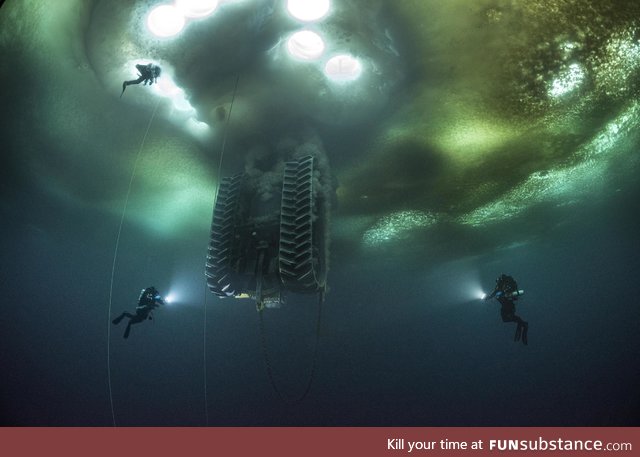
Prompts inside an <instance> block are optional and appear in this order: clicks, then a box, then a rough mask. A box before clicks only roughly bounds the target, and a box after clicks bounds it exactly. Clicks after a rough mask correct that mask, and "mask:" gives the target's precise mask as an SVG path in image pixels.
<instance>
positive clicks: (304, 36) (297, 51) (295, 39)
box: [287, 30, 325, 61]
mask: <svg viewBox="0 0 640 457" xmlns="http://www.w3.org/2000/svg"><path fill="white" fill-rule="evenodd" d="M324 48H325V45H324V41H323V40H322V38H321V37H320V35H318V34H317V33H315V32H312V31H310V30H302V31H300V32H296V33H294V34H293V35H291V38H289V41H288V42H287V50H288V51H289V54H291V55H292V56H293V57H295V58H296V59H300V60H307V61H309V60H315V59H317V58H319V57H320V56H321V55H322V53H323V52H324Z"/></svg>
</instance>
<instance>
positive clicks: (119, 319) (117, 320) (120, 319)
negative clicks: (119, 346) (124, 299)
mask: <svg viewBox="0 0 640 457" xmlns="http://www.w3.org/2000/svg"><path fill="white" fill-rule="evenodd" d="M122 319H124V313H122V314H120V315H119V316H118V317H116V318H115V319H114V320H112V321H111V322H112V323H113V324H115V325H118V324H119V323H120V321H122Z"/></svg>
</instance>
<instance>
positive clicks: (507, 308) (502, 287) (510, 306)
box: [484, 273, 529, 345]
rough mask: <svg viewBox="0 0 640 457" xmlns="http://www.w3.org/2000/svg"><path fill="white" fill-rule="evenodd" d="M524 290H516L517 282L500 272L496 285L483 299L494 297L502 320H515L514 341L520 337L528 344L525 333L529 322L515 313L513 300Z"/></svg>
mask: <svg viewBox="0 0 640 457" xmlns="http://www.w3.org/2000/svg"><path fill="white" fill-rule="evenodd" d="M523 293H524V291H522V290H518V284H517V283H516V281H515V279H513V278H512V277H511V276H509V275H506V274H504V273H502V274H501V275H500V276H499V277H498V279H496V287H495V288H494V289H493V292H491V294H489V295H487V296H486V297H485V298H484V299H485V300H489V299H491V298H493V297H496V299H497V300H498V302H500V305H501V306H502V307H501V308H500V315H501V316H502V322H516V323H517V324H518V326H517V327H516V334H515V337H514V339H513V340H514V341H519V340H520V339H521V338H522V343H523V344H525V345H526V344H528V341H527V333H528V331H529V324H528V323H527V322H525V321H523V320H522V318H521V317H520V316H517V315H516V305H515V303H514V301H515V300H517V299H518V297H519V296H520V295H522V294H523Z"/></svg>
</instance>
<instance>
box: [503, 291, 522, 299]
mask: <svg viewBox="0 0 640 457" xmlns="http://www.w3.org/2000/svg"><path fill="white" fill-rule="evenodd" d="M520 295H524V290H522V289H520V290H514V291H513V292H511V293H510V294H505V297H508V298H517V297H519V296H520Z"/></svg>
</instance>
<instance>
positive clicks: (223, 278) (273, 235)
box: [205, 155, 329, 310]
mask: <svg viewBox="0 0 640 457" xmlns="http://www.w3.org/2000/svg"><path fill="white" fill-rule="evenodd" d="M326 174H328V172H323V170H322V167H320V166H319V164H318V159H317V158H316V157H314V156H311V155H309V156H303V157H299V158H295V159H292V160H289V161H287V162H285V163H284V166H283V167H280V168H279V169H278V171H276V172H271V173H269V183H268V184H265V180H264V179H262V180H260V179H257V178H256V177H255V176H251V175H249V174H247V173H242V174H238V175H235V176H231V177H226V178H224V179H222V180H221V182H220V186H219V190H218V194H217V197H216V201H215V205H214V210H213V220H212V223H211V234H210V240H209V247H208V251H207V260H206V268H205V275H206V278H207V285H208V287H209V290H210V291H211V292H212V293H213V294H214V295H216V296H218V297H222V298H227V297H229V298H231V297H233V298H250V299H253V300H255V301H256V305H257V307H258V309H260V310H261V309H263V308H264V307H265V306H266V307H278V306H279V305H280V304H281V303H284V301H285V295H286V293H288V292H290V293H300V294H312V293H317V294H319V298H320V300H323V297H324V292H325V288H326V277H327V264H328V247H329V246H328V244H329V239H328V238H329V236H328V234H329V195H328V194H329V192H328V191H327V190H326V189H327V186H325V185H323V184H322V183H324V182H327V179H328V176H324V175H326Z"/></svg>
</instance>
